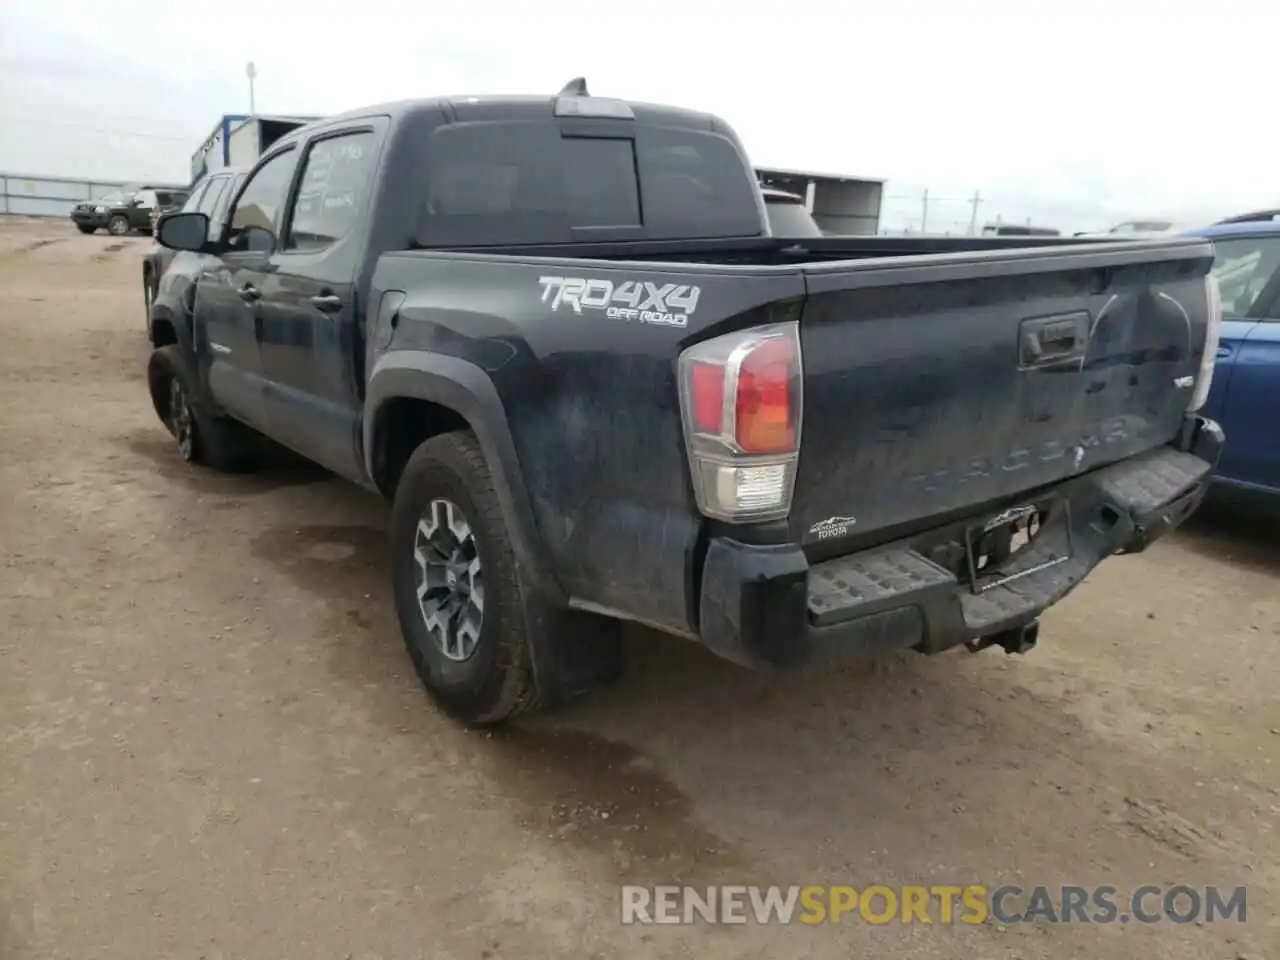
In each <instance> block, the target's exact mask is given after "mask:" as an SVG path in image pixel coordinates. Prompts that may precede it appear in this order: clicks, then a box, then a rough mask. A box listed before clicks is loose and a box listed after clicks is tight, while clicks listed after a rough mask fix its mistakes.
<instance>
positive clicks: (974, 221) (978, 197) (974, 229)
mask: <svg viewBox="0 0 1280 960" xmlns="http://www.w3.org/2000/svg"><path fill="white" fill-rule="evenodd" d="M981 203H982V194H981V193H980V192H978V191H977V190H975V191H973V199H972V200H970V201H969V204H970V206H972V207H973V212H972V213H971V214H969V235H970V236H977V234H978V206H979V205H980V204H981Z"/></svg>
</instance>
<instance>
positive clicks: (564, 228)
mask: <svg viewBox="0 0 1280 960" xmlns="http://www.w3.org/2000/svg"><path fill="white" fill-rule="evenodd" d="M428 157H429V166H430V174H429V178H428V183H429V187H428V194H427V197H426V200H425V205H424V206H425V210H424V215H423V219H422V223H421V226H420V228H419V237H418V239H419V241H420V242H421V243H423V244H424V245H427V246H445V245H459V246H467V245H485V244H510V243H563V242H568V241H571V240H590V239H604V238H606V237H607V236H608V235H610V234H611V233H612V232H613V231H617V232H616V233H613V235H614V236H619V237H630V236H635V237H643V238H645V239H691V238H697V237H731V236H738V237H745V236H758V235H759V233H760V216H759V210H758V207H757V206H756V194H755V190H756V186H755V180H754V178H753V176H752V174H751V172H750V171H749V170H747V169H746V166H745V164H744V163H743V162H742V160H741V157H740V155H739V154H738V151H737V150H736V149H735V147H734V146H733V144H732V143H731V142H730V141H728V140H726V139H724V138H722V137H719V136H716V135H713V134H704V133H700V132H697V131H693V130H684V129H676V128H663V127H648V126H642V125H637V126H636V127H635V128H634V137H627V136H616V137H614V136H610V137H597V136H589V137H583V136H574V135H572V133H570V134H565V135H562V133H561V130H560V127H559V126H558V125H556V124H553V123H546V122H512V121H507V122H477V123H459V124H451V125H449V126H446V127H443V128H441V129H440V130H438V131H437V132H436V133H435V134H434V136H433V137H432V142H431V146H430V150H429V154H428Z"/></svg>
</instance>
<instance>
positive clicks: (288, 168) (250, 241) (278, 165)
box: [227, 150, 294, 253]
mask: <svg viewBox="0 0 1280 960" xmlns="http://www.w3.org/2000/svg"><path fill="white" fill-rule="evenodd" d="M293 158H294V153H293V151H292V150H285V151H284V152H283V153H277V154H276V155H275V156H274V157H272V158H271V159H270V160H268V161H267V162H266V163H264V164H263V165H262V166H261V167H259V168H258V169H257V170H255V171H254V173H253V175H252V176H251V177H250V178H249V182H248V184H247V185H246V186H245V188H244V192H243V193H241V194H240V198H239V199H238V200H237V201H236V206H235V209H234V210H232V211H231V232H230V234H229V235H228V236H227V245H228V247H229V248H230V250H231V251H232V252H233V253H245V252H250V251H252V252H255V253H271V252H273V251H274V250H275V249H276V247H277V246H278V244H277V243H276V223H277V222H278V221H279V217H280V208H281V207H283V206H284V201H285V196H286V195H287V194H288V192H289V180H290V177H291V176H292V175H293Z"/></svg>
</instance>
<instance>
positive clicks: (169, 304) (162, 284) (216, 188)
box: [142, 167, 246, 343]
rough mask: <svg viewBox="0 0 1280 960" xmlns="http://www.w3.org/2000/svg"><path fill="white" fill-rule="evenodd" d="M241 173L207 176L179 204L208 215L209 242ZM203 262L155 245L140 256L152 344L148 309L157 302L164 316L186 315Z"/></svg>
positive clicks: (202, 258) (201, 257)
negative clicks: (160, 304)
mask: <svg viewBox="0 0 1280 960" xmlns="http://www.w3.org/2000/svg"><path fill="white" fill-rule="evenodd" d="M245 173H246V171H245V170H244V168H241V167H223V168H221V169H219V170H217V171H215V172H214V173H211V174H210V175H209V176H207V177H205V178H204V179H203V180H201V181H200V182H199V183H197V184H196V185H195V186H194V187H193V188H192V189H191V194H190V195H189V196H188V197H187V199H186V202H185V203H184V204H183V205H182V208H181V209H182V210H183V211H186V212H189V213H203V214H206V215H208V217H209V224H210V225H209V239H210V240H212V241H215V242H216V241H217V239H218V238H219V236H221V230H222V223H223V219H224V217H225V214H226V212H227V207H228V206H229V205H230V203H231V198H232V196H233V195H234V194H235V192H236V190H237V188H238V187H239V186H240V184H242V183H244V177H245ZM170 212H172V211H170ZM165 216H168V213H166V214H162V215H161V216H160V217H159V218H157V221H156V224H157V229H159V223H160V221H162V220H163V219H164V217H165ZM207 260H208V256H207V255H205V254H200V253H189V252H185V251H184V252H179V251H175V250H170V249H169V248H167V247H164V246H161V245H160V244H159V243H156V244H154V245H153V246H152V247H151V249H150V250H148V251H147V252H146V254H145V255H144V256H143V258H142V307H143V311H144V313H145V315H146V321H147V337H148V339H150V340H152V342H153V343H154V332H153V330H152V328H151V317H152V312H153V311H152V306H153V305H154V304H156V303H157V301H159V302H161V303H162V306H163V312H164V313H165V315H166V316H169V317H172V316H185V315H187V313H188V312H189V311H190V309H191V298H192V295H193V294H194V292H195V287H194V283H195V278H196V276H197V274H198V273H199V271H200V269H201V268H202V266H203V265H204V264H205V263H206V261H207ZM175 262H176V266H175Z"/></svg>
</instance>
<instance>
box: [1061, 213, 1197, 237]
mask: <svg viewBox="0 0 1280 960" xmlns="http://www.w3.org/2000/svg"><path fill="white" fill-rule="evenodd" d="M1202 225H1203V221H1199V222H1193V221H1186V220H1173V219H1168V218H1164V217H1148V218H1145V219H1140V220H1125V221H1124V222H1123V223H1117V224H1116V225H1115V226H1113V227H1111V228H1110V229H1108V230H1105V231H1103V232H1101V233H1092V232H1089V231H1085V232H1081V233H1077V234H1076V236H1077V237H1108V238H1110V239H1112V240H1145V239H1147V238H1150V237H1161V236H1165V235H1167V234H1171V233H1184V232H1187V231H1190V230H1192V229H1194V228H1195V227H1198V226H1202Z"/></svg>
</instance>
